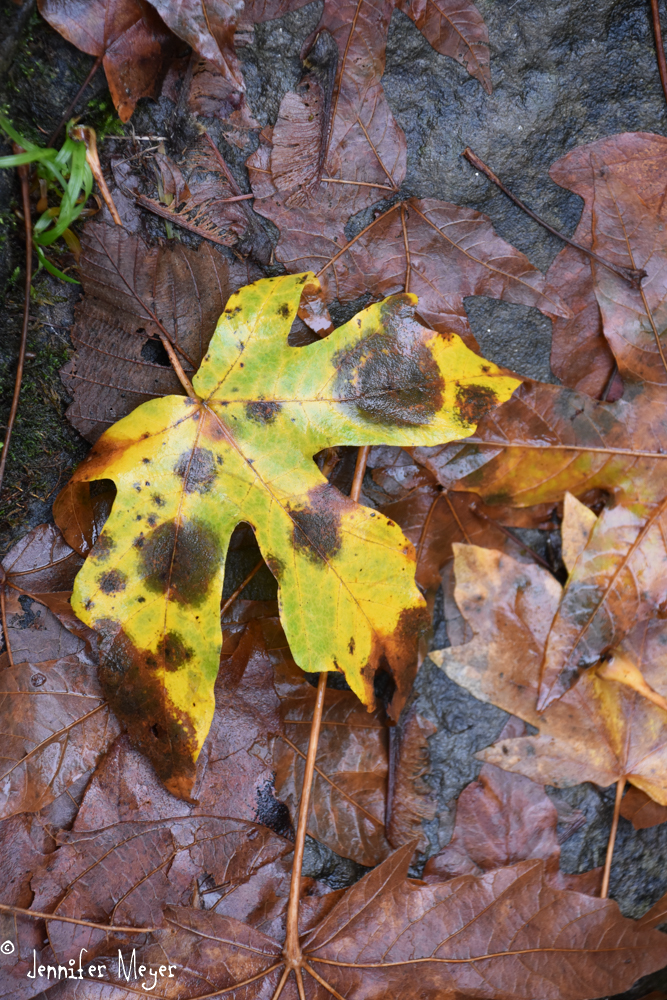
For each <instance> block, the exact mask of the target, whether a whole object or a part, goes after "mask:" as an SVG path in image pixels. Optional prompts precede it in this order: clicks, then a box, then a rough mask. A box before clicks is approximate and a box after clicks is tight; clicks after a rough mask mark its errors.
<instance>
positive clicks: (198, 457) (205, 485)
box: [174, 448, 217, 493]
mask: <svg viewBox="0 0 667 1000" xmlns="http://www.w3.org/2000/svg"><path fill="white" fill-rule="evenodd" d="M174 472H175V473H176V475H177V476H180V477H181V478H182V479H183V482H184V486H185V492H186V493H208V491H209V490H210V489H211V487H212V486H213V483H214V482H215V478H216V475H217V471H216V468H215V455H214V454H213V452H212V451H209V450H208V448H193V449H192V450H191V451H184V452H183V453H182V454H181V456H180V458H179V459H178V462H177V463H176V466H175V468H174Z"/></svg>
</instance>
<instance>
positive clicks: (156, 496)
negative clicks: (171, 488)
mask: <svg viewBox="0 0 667 1000" xmlns="http://www.w3.org/2000/svg"><path fill="white" fill-rule="evenodd" d="M151 500H152V501H153V503H154V504H155V506H156V507H164V500H163V499H162V497H161V496H160V494H159V493H154V494H153V496H152V497H151Z"/></svg>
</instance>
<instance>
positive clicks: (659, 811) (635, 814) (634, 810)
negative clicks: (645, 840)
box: [621, 785, 667, 830]
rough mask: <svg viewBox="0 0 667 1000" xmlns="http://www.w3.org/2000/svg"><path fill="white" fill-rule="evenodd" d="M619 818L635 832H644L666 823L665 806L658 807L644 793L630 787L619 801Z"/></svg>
mask: <svg viewBox="0 0 667 1000" xmlns="http://www.w3.org/2000/svg"><path fill="white" fill-rule="evenodd" d="M621 816H623V818H624V819H627V820H629V821H630V822H631V823H632V825H633V826H634V828H635V830H646V829H648V828H649V827H651V826H659V824H660V823H667V806H661V805H658V803H657V802H654V801H653V799H652V798H650V797H649V796H648V795H647V794H646V792H642V791H641V790H640V789H639V788H635V787H634V785H632V786H630V788H628V790H627V792H626V793H625V795H624V796H623V799H622V801H621Z"/></svg>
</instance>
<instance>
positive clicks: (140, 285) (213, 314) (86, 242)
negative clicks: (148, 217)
mask: <svg viewBox="0 0 667 1000" xmlns="http://www.w3.org/2000/svg"><path fill="white" fill-rule="evenodd" d="M81 248H82V249H81V259H80V268H81V271H80V276H81V283H82V285H83V290H84V297H83V301H82V303H81V305H80V306H79V307H78V310H77V316H76V323H75V325H74V328H73V330H72V342H73V344H74V346H75V348H76V355H75V356H74V358H73V359H72V360H71V361H69V362H68V363H67V365H65V368H64V369H63V381H64V383H65V387H66V388H67V390H68V392H69V393H70V394H71V395H72V396H73V397H74V402H73V403H72V405H71V406H70V407H69V409H68V411H67V416H68V418H69V420H70V421H71V423H72V424H73V425H74V426H75V427H76V429H77V430H78V431H79V432H80V433H81V434H83V435H84V437H86V438H87V439H88V440H89V441H96V440H97V438H98V437H99V436H100V434H101V433H102V432H103V431H105V430H106V429H107V427H109V426H110V425H111V424H113V423H115V422H116V421H117V420H119V419H120V418H121V417H124V416H125V415H126V414H127V413H130V412H131V411H132V410H133V409H134V408H135V406H138V405H139V403H143V402H145V401H146V400H148V399H156V398H158V397H160V396H166V395H168V394H170V393H171V394H173V393H181V392H182V391H183V389H182V387H181V385H180V383H179V381H178V379H177V378H176V376H175V375H174V372H173V370H172V368H171V365H170V364H169V358H168V356H167V353H166V351H165V349H164V347H163V345H162V342H161V341H160V336H159V335H160V333H163V334H164V335H166V337H167V338H168V339H169V340H170V341H171V342H172V344H173V345H174V348H175V350H176V352H177V355H178V357H179V360H180V362H181V364H182V365H183V367H184V369H185V371H186V372H189V373H190V374H191V375H192V374H194V372H196V371H197V368H198V367H199V365H200V364H201V361H202V358H203V357H204V355H205V354H206V350H207V348H208V343H209V341H210V339H211V336H212V334H213V331H214V329H215V324H216V322H217V320H218V317H219V315H220V313H221V312H222V310H223V308H224V305H225V302H226V301H227V299H228V298H229V295H230V294H231V293H232V292H233V291H235V290H236V289H237V288H239V287H240V286H241V285H242V284H243V283H244V282H245V281H247V270H246V268H245V267H241V266H240V265H238V264H233V263H230V262H229V261H228V260H226V259H225V258H224V257H223V256H221V255H220V254H219V253H218V252H217V250H215V249H214V248H213V247H211V246H210V245H208V244H206V243H204V244H202V246H201V247H200V248H199V249H198V250H196V251H193V250H190V249H189V248H187V247H184V246H182V245H180V244H178V243H177V244H176V245H174V244H173V243H172V244H171V245H170V246H168V247H151V248H149V247H147V246H146V244H145V243H144V242H143V240H141V239H140V237H138V236H134V235H131V234H130V233H128V232H126V231H125V230H124V229H122V228H121V227H120V226H113V227H111V226H105V225H103V224H101V223H97V224H92V225H88V226H86V227H85V229H84V231H83V233H82V235H81ZM60 502H62V501H60ZM56 517H58V514H57V513H56ZM73 547H75V548H76V546H75V545H74V546H73Z"/></svg>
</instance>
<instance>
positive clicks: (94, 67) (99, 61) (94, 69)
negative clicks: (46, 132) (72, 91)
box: [46, 55, 104, 147]
mask: <svg viewBox="0 0 667 1000" xmlns="http://www.w3.org/2000/svg"><path fill="white" fill-rule="evenodd" d="M103 59H104V56H103V55H102V56H98V57H97V59H96V60H95V62H94V63H93V65H92V68H91V70H90V73H89V74H88V76H87V77H86V79H85V80H84V81H83V83H82V84H81V86H80V87H79V89H78V91H77V92H76V97H75V98H74V100H73V101H71V103H70V105H69V107H68V108H67V111H66V112H65V113H64V115H63V116H62V118H61V119H60V125H59V126H58V128H57V129H56V130H55V132H52V133H51V135H50V137H49V141H48V142H47V144H46V145H47V147H49V146H52V145H53V144H54V142H55V141H56V139H57V138H58V136H59V134H60V130H61V128H62V127H63V125H66V124H67V122H68V121H69V119H70V118H71V115H72V112H73V111H74V109H75V107H76V106H77V104H78V103H79V101H80V100H81V96H82V94H83V93H84V91H85V90H86V88H87V87H88V84H89V83H90V81H91V80H92V78H93V77H94V76H95V74H96V73H97V71H98V69H99V68H100V66H101V65H102V60H103Z"/></svg>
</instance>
